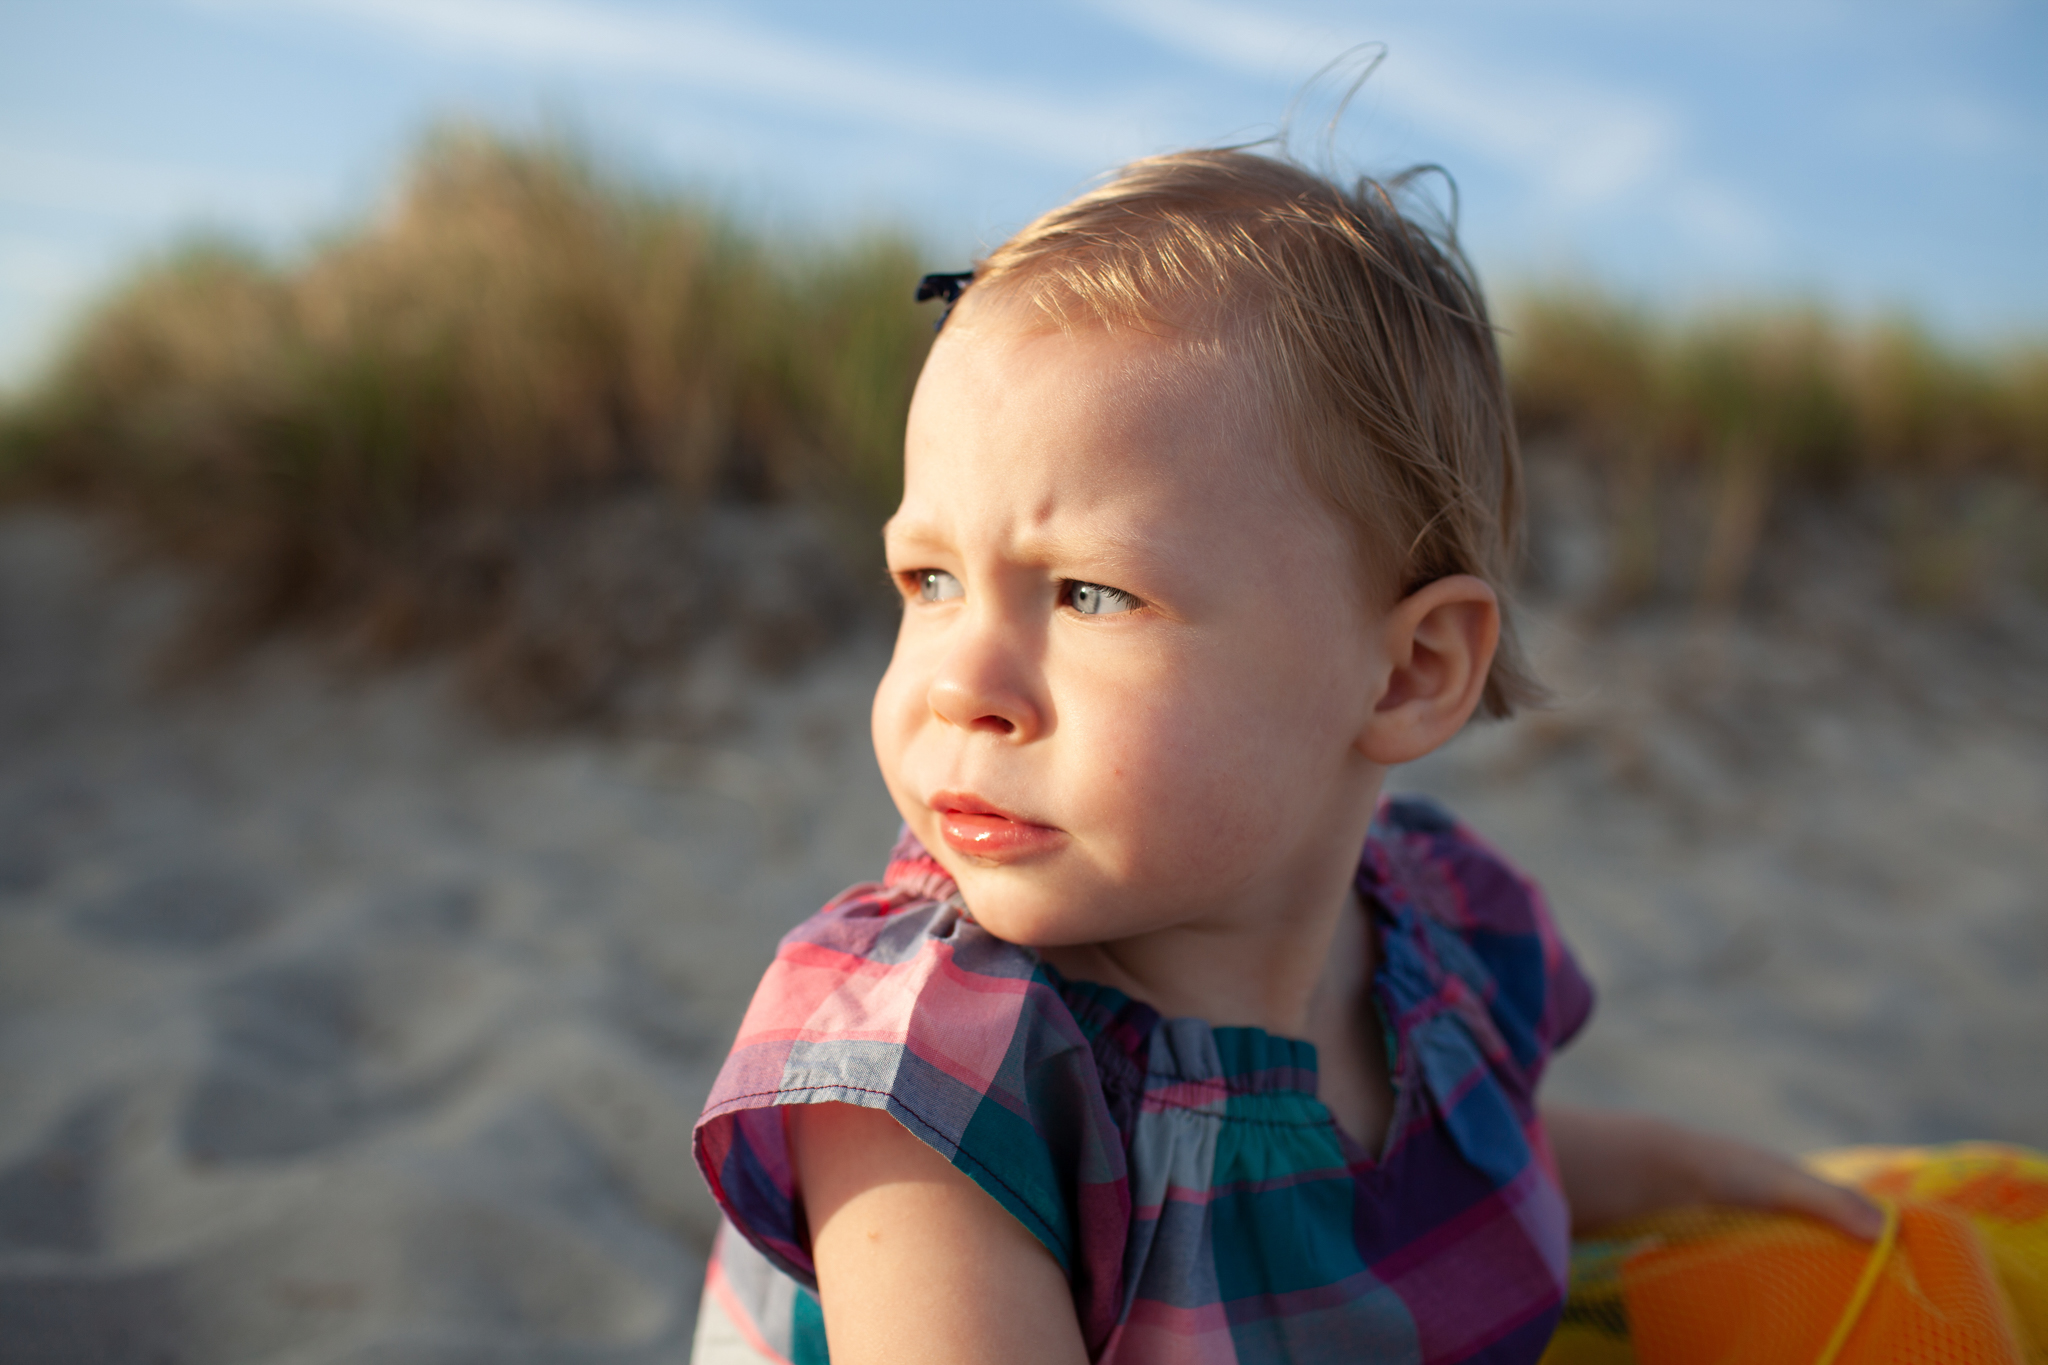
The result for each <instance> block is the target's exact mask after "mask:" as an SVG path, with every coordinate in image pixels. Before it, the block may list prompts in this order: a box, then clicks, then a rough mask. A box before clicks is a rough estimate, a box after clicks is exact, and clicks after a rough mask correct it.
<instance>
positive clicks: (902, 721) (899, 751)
mask: <svg viewBox="0 0 2048 1365" xmlns="http://www.w3.org/2000/svg"><path fill="white" fill-rule="evenodd" d="M928 690H929V689H927V688H926V687H925V686H924V684H923V683H922V682H921V681H920V680H919V675H918V670H917V668H916V667H915V664H914V662H913V661H912V660H911V659H909V658H907V657H906V652H905V651H904V649H903V648H902V647H901V646H900V645H899V646H898V647H897V650H896V652H895V654H894V655H892V656H891V657H890V660H889V669H888V671H887V672H885V673H884V674H882V680H881V682H879V683H877V684H876V686H875V702H874V706H873V708H872V709H871V710H870V711H869V713H868V733H869V737H870V738H871V739H872V740H873V742H874V746H875V762H876V763H877V764H878V765H879V766H880V768H881V770H882V780H883V781H884V782H886V783H887V784H888V786H889V790H890V792H891V793H892V794H897V793H899V781H900V777H901V773H902V768H903V758H904V751H905V750H906V749H907V748H908V747H909V745H910V740H911V737H912V735H913V734H914V733H915V730H916V727H917V721H918V718H919V717H920V716H921V715H922V714H923V712H924V710H925V694H926V692H927V691H928ZM898 804H899V805H900V804H901V799H900V795H899V799H898Z"/></svg>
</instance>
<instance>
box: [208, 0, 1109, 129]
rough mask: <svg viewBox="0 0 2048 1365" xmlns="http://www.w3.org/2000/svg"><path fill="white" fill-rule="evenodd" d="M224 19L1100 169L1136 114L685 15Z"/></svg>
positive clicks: (478, 13) (348, 11)
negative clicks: (612, 79)
mask: <svg viewBox="0 0 2048 1365" xmlns="http://www.w3.org/2000/svg"><path fill="white" fill-rule="evenodd" d="M192 2H193V3H194V4H196V5H198V6H200V7H202V8H206V9H209V10H213V11H216V12H244V13H255V12H260V13H267V14H277V13H298V14H307V15H324V16H327V17H329V18H332V19H336V20H341V21H344V22H348V23H354V24H358V25H363V26H367V27H373V28H376V29H380V30H382V31H384V32H386V33H390V34H395V35H399V36H401V37H404V38H407V39H410V40H412V41H413V42H415V43H417V44H419V45H422V46H427V47H431V48H434V49H438V50H441V51H445V52H451V53H455V54H458V55H466V56H470V57H482V58H495V59H499V60H506V61H512V62H518V63H523V64H535V65H543V66H556V67H562V66H567V67H576V68H583V69H587V70H595V71H605V72H619V73H633V74H640V75H648V76H655V77H665V78H669V79H674V80H679V81H686V82H688V83H689V84H691V85H692V86H695V87H697V88H699V89H703V90H707V91H716V92H720V93H724V94H739V95H743V96H753V97H756V98H758V99H760V100H763V101H767V102H773V103H779V104H783V105H785V106H788V107H791V108H798V109H803V110H805V111H807V112H812V113H825V114H829V115H834V116H837V117H842V118H848V119H854V120H864V121H869V122H872V123H876V124H881V125H886V126H888V127H891V128H895V129H902V130H908V131H911V132H914V133H917V134H921V135H923V136H926V137H930V138H933V139H937V140H941V141H953V142H968V143H978V144H982V145H990V146H998V147H1001V148H1003V149H1005V150H1008V151H1011V152H1015V153H1021V154H1023V155H1026V156H1030V157H1033V158H1035V159H1038V160H1043V161H1051V162H1054V163H1058V164H1063V165H1065V164H1075V163H1079V164H1083V165H1089V166H1092V165H1094V164H1095V163H1097V162H1099V161H1101V160H1102V159H1103V157H1104V155H1105V147H1106V146H1107V141H1108V139H1107V137H1106V129H1108V128H1113V127H1116V126H1119V125H1126V124H1128V123H1129V122H1130V121H1131V120H1130V117H1129V111H1127V110H1122V109H1118V108H1115V107H1113V106H1105V105H1097V106H1094V107H1087V106H1077V105H1076V104H1075V103H1074V102H1073V101H1071V100H1068V99H1062V98H1058V97H1055V96H1053V95H1050V94H1047V93H1044V92H1040V91H1036V90H1032V89H1028V88H1020V87H1017V86H1014V85H1007V84H1003V83H999V82H983V81H970V80H965V79H961V78H958V77H954V76H944V75H935V74H933V72H932V70H931V66H932V65H934V64H935V63H926V64H923V65H909V64H901V65H899V64H890V63H884V62H878V61H875V60H873V59H871V58H869V57H866V56H864V55H862V54H859V53H854V52H848V51H844V50H841V49H837V48H834V47H830V46H827V45H823V44H819V43H816V42H812V41H808V40H806V39H804V38H801V37H798V36H796V35H793V34H791V33H788V32H786V31H781V30H777V29H773V28H767V27H761V26H758V25H753V24H747V23H743V22H740V21H737V20H735V19H732V18H729V17H727V16H725V15H718V14H711V13H706V12H700V11H696V10H692V9H688V8H678V7H665V8H663V9H661V10H660V11H658V12H654V11H646V10H637V9H629V8H625V7H623V6H619V5H615V4H592V3H570V2H569V0H192Z"/></svg>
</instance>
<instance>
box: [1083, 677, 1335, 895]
mask: <svg viewBox="0 0 2048 1365" xmlns="http://www.w3.org/2000/svg"><path fill="white" fill-rule="evenodd" d="M1204 676H1209V677H1212V678H1213V674H1204V673H1203V671H1202V670H1201V668H1200V667H1199V661H1195V660H1182V661H1176V664H1175V666H1173V667H1171V668H1165V669H1161V670H1158V672H1157V673H1156V674H1155V675H1154V676H1152V677H1150V678H1147V679H1146V680H1144V682H1143V683H1142V684H1136V683H1135V680H1134V685H1132V686H1130V687H1129V688H1127V689H1124V690H1122V692H1121V696H1122V698H1124V700H1120V701H1119V702H1118V704H1116V705H1114V706H1108V707H1099V708H1089V709H1088V710H1086V711H1083V712H1079V713H1077V714H1070V715H1068V716H1066V717H1064V718H1063V720H1065V721H1066V722H1067V723H1068V727H1069V734H1068V739H1069V743H1068V744H1067V745H1065V746H1064V747H1063V750H1062V753H1061V765H1060V766H1061V768H1062V769H1063V772H1062V776H1061V782H1060V785H1061V787H1062V789H1063V790H1064V791H1066V792H1067V793H1069V795H1070V796H1078V797H1082V798H1083V799H1084V800H1085V802H1086V806H1087V810H1086V813H1085V816H1084V818H1085V819H1087V820H1088V821H1089V823H1091V824H1093V825H1094V826H1095V828H1096V829H1098V830H1101V831H1105V832H1106V831H1108V830H1115V831H1117V832H1118V838H1117V841H1116V842H1117V843H1118V844H1120V845H1121V848H1120V850H1119V855H1118V860H1119V861H1122V862H1125V863H1126V866H1127V870H1131V871H1135V870H1137V869H1139V868H1140V867H1144V868H1150V869H1154V870H1155V872H1154V874H1153V875H1157V874H1159V873H1170V872H1173V871H1174V870H1175V869H1180V870H1184V872H1185V873H1186V874H1188V875H1194V876H1204V877H1206V876H1213V875H1218V873H1219V869H1221V868H1224V867H1228V866H1235V865H1237V864H1238V863H1240V862H1242V855H1243V852H1244V850H1245V848H1246V847H1248V846H1251V845H1255V844H1257V843H1259V842H1261V841H1262V840H1265V839H1268V838H1270V837H1271V834H1272V832H1273V827H1274V822H1276V821H1278V820H1283V819H1285V818H1287V817H1286V815H1285V812H1284V805H1285V802H1284V799H1283V798H1284V796H1285V791H1284V788H1285V786H1286V782H1285V770H1286V769H1287V768H1288V767H1290V766H1293V758H1294V755H1293V754H1292V752H1291V750H1290V749H1289V748H1288V746H1286V745H1284V744H1282V745H1280V746H1278V747H1276V745H1275V743H1274V740H1275V738H1276V737H1275V736H1272V735H1270V734H1269V733H1268V730H1269V727H1268V725H1267V723H1266V722H1267V720H1268V716H1267V715H1266V714H1262V713H1261V712H1260V711H1259V710H1258V707H1257V702H1256V700H1255V699H1254V698H1253V697H1250V696H1247V695H1246V694H1245V693H1244V692H1242V691H1240V690H1239V689H1235V688H1231V687H1227V686H1226V687H1218V686H1214V685H1213V684H1212V685H1211V686H1208V687H1203V686H1198V685H1194V684H1191V683H1190V682H1189V681H1188V680H1189V679H1190V678H1195V677H1204ZM1084 794H1085V795H1084Z"/></svg>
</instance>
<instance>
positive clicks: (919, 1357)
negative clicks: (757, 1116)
mask: <svg viewBox="0 0 2048 1365" xmlns="http://www.w3.org/2000/svg"><path fill="white" fill-rule="evenodd" d="M789 1137H790V1146H791V1150H792V1154H793V1156H794V1158H795V1162H796V1172H797V1181H798V1186H799V1188H800V1189H801V1190H802V1191H803V1199H804V1208H805V1211H806V1212H807V1214H808V1215H809V1218H810V1225H811V1254H812V1256H813V1258H814V1259H815V1260H816V1261H817V1266H818V1290H819V1298H820V1300H821V1301H822V1303H823V1305H824V1309H825V1337H826V1340H827V1342H828V1343H829V1344H830V1347H831V1351H832V1362H833V1365H880V1363H881V1362H891V1365H893V1363H894V1362H903V1363H904V1365H918V1363H919V1362H946V1365H978V1363H979V1362H988V1363H989V1365H1002V1363H1005V1362H1016V1365H1085V1363H1086V1361H1087V1359H1088V1355H1087V1351H1086V1349H1085V1347H1084V1346H1083V1344H1082V1341H1081V1327H1080V1323H1079V1321H1078V1320H1077V1319H1076V1318H1075V1316H1074V1301H1073V1296H1072V1292H1071V1290H1070V1289H1069V1288H1068V1285H1067V1277H1066V1274H1065V1273H1064V1272H1063V1271H1062V1270H1061V1269H1060V1267H1059V1263H1058V1262H1057V1261H1055V1260H1054V1259H1053V1257H1052V1253H1051V1252H1049V1251H1047V1250H1046V1249H1045V1247H1044V1246H1043V1245H1042V1244H1040V1242H1039V1241H1038V1239H1037V1238H1036V1237H1034V1236H1032V1235H1031V1233H1030V1232H1029V1231H1028V1230H1027V1229H1026V1228H1025V1227H1024V1225H1023V1224H1022V1223H1019V1222H1018V1221H1017V1220H1016V1218H1014V1217H1012V1216H1011V1214H1010V1213H1009V1212H1008V1211H1007V1210H1005V1209H1004V1208H1003V1206H1002V1205H1000V1204H998V1203H996V1201H995V1200H994V1199H993V1198H991V1197H990V1196H989V1194H988V1193H987V1191H985V1190H983V1189H982V1188H981V1187H980V1186H978V1185H976V1184H975V1183H974V1182H973V1181H972V1180H971V1179H969V1178H968V1177H967V1176H966V1174H964V1173H963V1172H961V1171H960V1170H958V1169H956V1168H955V1167H954V1166H953V1164H952V1163H951V1162H949V1161H947V1160H946V1159H945V1158H944V1157H942V1156H940V1155H939V1154H938V1153H937V1152H935V1151H933V1150H932V1149H931V1148H930V1147H928V1146H926V1145H925V1144H924V1143H922V1142H920V1141H918V1140H917V1138H915V1137H913V1136H912V1135H911V1134H910V1132H909V1131H908V1130H907V1129H905V1128H904V1127H903V1125H902V1124H900V1123H898V1122H897V1121H896V1120H895V1119H893V1118H891V1117H890V1116H889V1115H888V1114H886V1113H883V1112H881V1111H880V1110H875V1109H862V1108H859V1107H857V1106H855V1105H850V1104H807V1105H800V1106H798V1107H796V1108H794V1109H792V1110H790V1111H789Z"/></svg>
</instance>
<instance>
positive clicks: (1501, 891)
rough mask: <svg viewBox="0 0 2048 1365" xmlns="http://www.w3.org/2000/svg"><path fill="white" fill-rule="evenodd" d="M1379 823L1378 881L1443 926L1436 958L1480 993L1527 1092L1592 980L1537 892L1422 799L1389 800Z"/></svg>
mask: <svg viewBox="0 0 2048 1365" xmlns="http://www.w3.org/2000/svg"><path fill="white" fill-rule="evenodd" d="M1379 823H1380V830H1379V832H1378V835H1377V838H1376V840H1375V843H1376V844H1377V845H1378V847H1379V848H1380V849H1381V850H1383V856H1384V857H1385V858H1386V859H1387V860H1388V862H1389V863H1390V864H1392V865H1391V866H1388V867H1387V868H1385V869H1384V873H1385V875H1386V879H1387V880H1388V881H1390V882H1393V883H1395V884H1398V885H1400V886H1402V887H1404V888H1405V889H1406V891H1407V892H1408V894H1410V895H1412V896H1413V897H1414V898H1415V899H1416V900H1417V901H1418V902H1419V903H1420V904H1419V907H1418V908H1420V909H1421V910H1422V911H1423V912H1424V913H1425V914H1426V915H1427V916H1428V918H1429V919H1430V920H1431V921H1432V922H1433V923H1434V924H1436V925H1438V926H1442V928H1443V929H1445V930H1448V933H1447V934H1444V935H1442V936H1441V938H1440V943H1441V946H1440V948H1439V952H1438V956H1439V959H1440V960H1441V961H1442V962H1443V963H1444V965H1445V966H1446V967H1447V968H1449V969H1451V970H1453V971H1455V972H1457V973H1458V974H1459V975H1460V976H1463V977H1465V978H1466V979H1467V982H1468V984H1469V985H1471V986H1472V987H1473V988H1474V990H1475V991H1477V992H1478V994H1479V995H1480V997H1481V998H1482V999H1483V1000H1484V1002H1485V1006H1486V1011H1487V1013H1488V1015H1489V1016H1491V1019H1492V1023H1493V1025H1494V1028H1495V1029H1496V1030H1498V1033H1499V1036H1500V1039H1501V1041H1502V1043H1503V1044H1504V1045H1505V1046H1506V1048H1507V1050H1508V1052H1509V1054H1510V1055H1511V1056H1512V1057H1513V1059H1514V1062H1515V1065H1516V1067H1517V1068H1518V1069H1519V1070H1520V1071H1521V1073H1522V1076H1523V1079H1524V1080H1525V1082H1526V1084H1527V1086H1528V1089H1529V1091H1530V1093H1532V1094H1533V1093H1534V1090H1535V1087H1536V1083H1537V1081H1538V1080H1540V1079H1541V1077H1542V1074H1543V1070H1544V1068H1545V1067H1546V1066H1547V1065H1548V1063H1549V1060H1550V1056H1551V1054H1552V1053H1554V1052H1556V1051H1557V1050H1558V1049H1559V1048H1561V1047H1563V1046H1564V1045H1565V1044H1566V1043H1569V1042H1570V1041H1571V1040H1572V1038H1573V1037H1574V1036H1576V1035H1577V1033H1578V1031H1579V1030H1580V1029H1581V1028H1583V1027H1584V1026H1585V1023H1586V1020H1587V1018H1588V1017H1589V1016H1591V1014H1592V1012H1593V987H1592V983H1591V982H1589V981H1588V980H1587V979H1586V975H1585V973H1584V972H1583V971H1581V970H1580V968H1579V964H1578V961H1577V959H1576V958H1574V957H1573V956H1572V952H1571V949H1570V947H1569V946H1567V945H1566V943H1565V941H1564V937H1563V935H1561V934H1560V933H1559V932H1558V928H1557V923H1556V921H1555V920H1554V919H1553V918H1552V917H1551V913H1550V907H1549V905H1548V904H1547V903H1546V902H1545V900H1544V898H1543V892H1542V891H1541V889H1539V888H1538V887H1537V885H1536V884H1535V883H1534V882H1532V881H1530V880H1529V879H1528V878H1527V877H1525V876H1523V875H1522V874H1521V873H1520V872H1519V871H1518V870H1517V869H1516V868H1515V867H1514V865H1513V864H1511V863H1509V862H1508V860H1507V859H1506V858H1504V857H1502V856H1501V855H1500V854H1499V853H1497V852H1495V851H1494V850H1493V849H1492V848H1490V847H1488V846H1487V845H1486V843H1485V842H1484V841H1482V840H1481V839H1480V838H1479V837H1478V836H1477V835H1475V834H1474V833H1472V831H1471V830H1469V829H1467V828H1466V827H1465V826H1464V825H1462V824H1460V823H1458V822H1457V821H1456V820H1455V819H1453V818H1452V817H1451V815H1450V814H1449V813H1448V812H1446V811H1445V810H1444V809H1443V807H1441V806H1439V805H1437V804H1436V803H1435V802H1433V801H1431V800H1429V799H1427V798H1425V797H1419V796H1408V795H1403V796H1398V797H1394V798H1392V799H1390V800H1389V801H1388V802H1387V803H1386V805H1385V806H1384V807H1383V808H1382V810H1381V812H1380V821H1379ZM1446 940H1447V941H1446Z"/></svg>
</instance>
